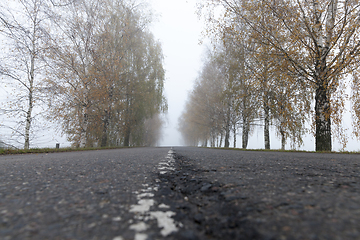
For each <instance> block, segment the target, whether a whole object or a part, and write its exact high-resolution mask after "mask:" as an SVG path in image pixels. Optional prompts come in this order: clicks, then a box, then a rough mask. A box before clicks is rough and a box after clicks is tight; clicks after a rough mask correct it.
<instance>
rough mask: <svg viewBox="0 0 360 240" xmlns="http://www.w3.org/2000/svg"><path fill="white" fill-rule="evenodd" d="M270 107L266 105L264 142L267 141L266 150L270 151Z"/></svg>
mask: <svg viewBox="0 0 360 240" xmlns="http://www.w3.org/2000/svg"><path fill="white" fill-rule="evenodd" d="M269 111H270V110H269V106H268V103H267V102H266V103H265V106H264V114H265V119H264V122H265V124H264V141H265V149H270V129H269V128H270V117H269Z"/></svg>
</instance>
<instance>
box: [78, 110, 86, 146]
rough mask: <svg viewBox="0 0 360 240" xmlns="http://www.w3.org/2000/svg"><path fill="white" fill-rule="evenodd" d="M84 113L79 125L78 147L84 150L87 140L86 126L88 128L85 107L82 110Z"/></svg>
mask: <svg viewBox="0 0 360 240" xmlns="http://www.w3.org/2000/svg"><path fill="white" fill-rule="evenodd" d="M83 111H84V113H83V114H82V115H83V120H82V123H81V130H80V143H79V147H80V148H85V147H86V144H87V138H86V133H87V126H88V115H87V107H86V106H85V107H84V109H83Z"/></svg>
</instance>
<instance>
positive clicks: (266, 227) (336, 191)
mask: <svg viewBox="0 0 360 240" xmlns="http://www.w3.org/2000/svg"><path fill="white" fill-rule="evenodd" d="M175 151H176V170H175V172H174V173H173V174H167V175H166V176H161V177H162V178H163V179H162V182H163V186H162V187H161V188H160V189H162V192H161V191H160V192H159V194H160V196H159V197H163V198H167V199H168V202H169V204H171V203H172V206H173V207H174V208H176V209H177V211H178V213H177V216H176V218H177V220H178V221H180V222H182V223H183V224H184V229H183V231H180V232H178V233H177V234H174V235H173V237H174V239H360V232H359V231H360V228H359V226H360V156H359V155H342V154H315V153H276V152H244V151H228V150H226V151H224V150H214V149H198V148H175Z"/></svg>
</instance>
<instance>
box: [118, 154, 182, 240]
mask: <svg viewBox="0 0 360 240" xmlns="http://www.w3.org/2000/svg"><path fill="white" fill-rule="evenodd" d="M174 154H175V152H174V151H173V150H172V149H171V150H170V151H169V152H168V155H167V156H166V158H165V159H164V160H163V161H161V162H160V163H159V165H158V170H159V173H160V174H166V173H168V172H171V171H174V170H175V166H174V164H175V159H174ZM155 181H156V182H157V183H159V182H161V180H159V179H156V180H155ZM143 187H144V189H142V190H140V192H141V193H139V192H138V191H136V192H134V193H135V194H136V195H137V196H136V197H137V199H138V203H137V204H136V205H131V206H130V212H133V213H135V217H134V220H135V223H134V221H133V220H130V221H129V222H130V223H134V224H132V225H130V229H131V230H134V231H135V238H134V239H135V240H146V239H147V238H148V235H147V234H146V231H147V230H148V229H149V226H148V225H147V224H146V221H149V220H152V219H156V220H157V223H158V226H159V228H161V231H160V233H161V235H162V236H163V237H166V236H168V235H170V234H171V233H173V232H177V231H178V230H179V229H178V227H177V225H178V226H182V224H181V223H177V224H176V223H175V221H174V219H172V216H175V215H176V213H175V212H172V211H161V209H169V208H170V206H168V205H166V204H164V203H160V204H158V205H157V209H160V210H158V211H150V209H151V208H154V207H155V206H156V202H155V200H154V199H152V198H153V197H154V193H153V192H154V191H158V187H157V186H154V187H151V186H149V184H143ZM118 238H119V239H113V240H122V238H121V237H118Z"/></svg>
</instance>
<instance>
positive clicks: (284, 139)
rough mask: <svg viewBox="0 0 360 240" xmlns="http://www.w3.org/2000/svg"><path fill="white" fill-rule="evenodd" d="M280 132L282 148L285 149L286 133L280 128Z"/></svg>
mask: <svg viewBox="0 0 360 240" xmlns="http://www.w3.org/2000/svg"><path fill="white" fill-rule="evenodd" d="M280 134H281V150H285V145H286V138H285V133H284V131H283V130H280Z"/></svg>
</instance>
